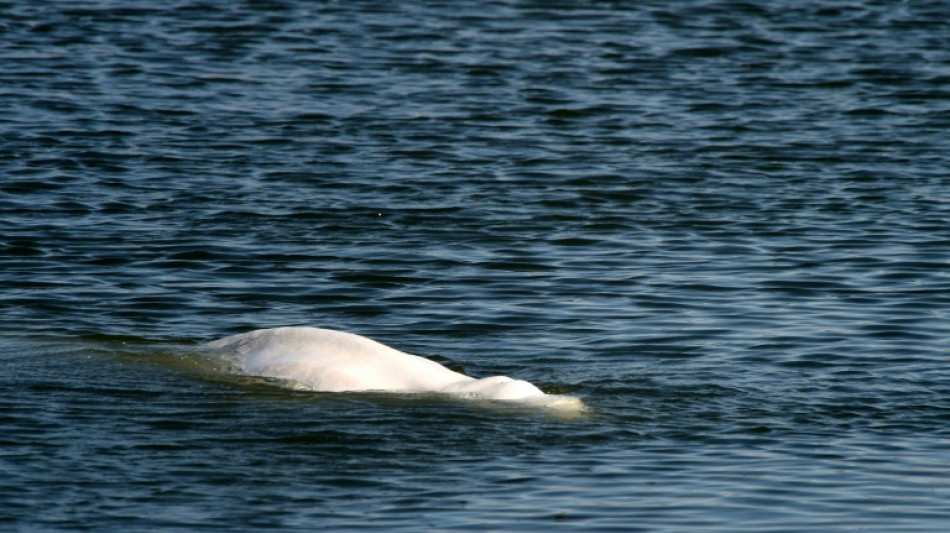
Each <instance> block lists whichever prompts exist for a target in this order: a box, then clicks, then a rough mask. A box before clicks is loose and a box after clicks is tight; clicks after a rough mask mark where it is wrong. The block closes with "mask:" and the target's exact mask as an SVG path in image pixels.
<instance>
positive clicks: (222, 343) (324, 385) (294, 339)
mask: <svg viewBox="0 0 950 533" xmlns="http://www.w3.org/2000/svg"><path fill="white" fill-rule="evenodd" d="M205 348H207V349H208V350H211V351H213V352H214V353H215V354H217V355H218V357H220V358H222V359H223V360H225V361H227V362H228V363H229V364H231V365H232V366H233V367H234V369H235V370H236V371H237V372H239V373H241V374H243V375H247V376H259V377H266V378H276V379H278V380H282V381H285V382H289V383H292V384H293V386H294V387H295V388H298V389H300V388H302V389H306V390H312V391H326V392H358V391H383V392H402V393H411V392H428V393H440V394H449V395H454V396H463V397H471V398H478V399H485V400H502V401H522V402H536V403H540V404H550V405H555V404H558V405H561V404H570V405H575V406H579V405H581V404H580V400H578V399H577V398H573V397H570V396H561V395H553V394H552V395H548V394H545V393H544V392H543V391H541V389H539V388H538V387H536V386H534V385H533V384H531V383H529V382H527V381H523V380H518V379H512V378H509V377H507V376H493V377H487V378H482V379H477V378H474V377H470V376H467V375H465V374H462V373H459V372H455V371H454V370H450V369H448V368H446V367H445V366H442V365H441V364H439V363H437V362H435V361H432V360H429V359H426V358H424V357H420V356H418V355H412V354H409V353H405V352H401V351H399V350H396V349H395V348H390V347H389V346H386V345H385V344H382V343H379V342H377V341H374V340H372V339H369V338H367V337H363V336H361V335H356V334H353V333H347V332H344V331H337V330H331V329H322V328H314V327H304V326H295V327H280V328H273V329H260V330H255V331H251V332H248V333H241V334H238V335H233V336H230V337H225V338H223V339H220V340H216V341H213V342H210V343H207V344H206V345H205Z"/></svg>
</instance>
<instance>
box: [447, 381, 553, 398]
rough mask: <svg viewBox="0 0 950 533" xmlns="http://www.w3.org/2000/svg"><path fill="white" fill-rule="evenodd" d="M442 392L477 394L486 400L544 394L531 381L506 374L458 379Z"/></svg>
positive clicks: (530, 396) (531, 396)
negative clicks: (466, 379)
mask: <svg viewBox="0 0 950 533" xmlns="http://www.w3.org/2000/svg"><path fill="white" fill-rule="evenodd" d="M442 392H446V393H449V394H462V395H466V396H477V397H479V398H485V399H488V400H523V399H526V398H533V397H537V396H544V393H543V392H541V389H539V388H537V387H535V386H534V385H532V384H531V383H528V382H527V381H522V380H520V379H511V378H509V377H507V376H492V377H490V378H484V379H473V380H471V381H458V382H455V383H451V384H449V385H448V386H446V387H445V388H443V389H442Z"/></svg>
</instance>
